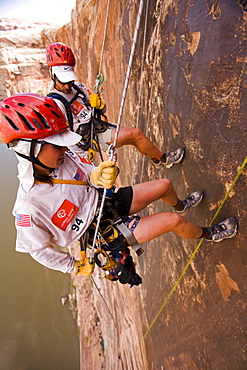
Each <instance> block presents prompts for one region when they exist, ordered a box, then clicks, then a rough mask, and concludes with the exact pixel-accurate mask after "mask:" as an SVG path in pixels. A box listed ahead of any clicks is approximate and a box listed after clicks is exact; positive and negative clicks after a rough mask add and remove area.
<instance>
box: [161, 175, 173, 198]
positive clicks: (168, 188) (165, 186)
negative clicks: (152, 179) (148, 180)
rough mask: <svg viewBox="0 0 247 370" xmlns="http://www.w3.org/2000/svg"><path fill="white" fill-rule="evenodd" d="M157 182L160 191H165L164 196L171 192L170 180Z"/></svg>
mask: <svg viewBox="0 0 247 370" xmlns="http://www.w3.org/2000/svg"><path fill="white" fill-rule="evenodd" d="M157 181H159V182H160V184H161V186H162V189H164V191H165V195H167V194H168V193H169V192H170V191H172V190H173V186H172V182H171V180H170V179H167V178H165V179H159V180H157Z"/></svg>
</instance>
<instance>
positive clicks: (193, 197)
mask: <svg viewBox="0 0 247 370" xmlns="http://www.w3.org/2000/svg"><path fill="white" fill-rule="evenodd" d="M202 198H203V192H202V191H200V190H198V191H194V193H191V194H190V195H188V196H187V198H185V199H184V200H182V202H183V204H184V208H183V209H182V210H181V211H177V210H175V212H176V213H179V214H180V215H181V216H185V215H186V214H187V213H188V211H189V209H190V208H193V207H196V206H198V204H199V203H200V202H201V201H202Z"/></svg>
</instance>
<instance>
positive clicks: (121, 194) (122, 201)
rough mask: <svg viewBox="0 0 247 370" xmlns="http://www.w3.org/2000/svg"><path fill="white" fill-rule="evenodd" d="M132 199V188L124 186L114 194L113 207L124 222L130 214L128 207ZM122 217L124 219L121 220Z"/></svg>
mask: <svg viewBox="0 0 247 370" xmlns="http://www.w3.org/2000/svg"><path fill="white" fill-rule="evenodd" d="M132 199H133V188H132V186H125V187H124V188H120V189H119V190H118V191H117V192H116V193H115V206H116V210H117V213H118V214H119V216H120V217H121V218H122V219H123V221H125V220H124V218H125V217H128V216H129V214H130V207H131V203H132ZM123 217H124V218H123Z"/></svg>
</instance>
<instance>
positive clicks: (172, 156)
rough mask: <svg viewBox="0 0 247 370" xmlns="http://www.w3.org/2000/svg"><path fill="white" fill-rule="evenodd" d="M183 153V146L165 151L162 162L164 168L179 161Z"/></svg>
mask: <svg viewBox="0 0 247 370" xmlns="http://www.w3.org/2000/svg"><path fill="white" fill-rule="evenodd" d="M184 153H185V148H178V149H177V150H174V151H173V152H169V153H166V155H165V157H166V160H165V162H162V161H161V162H162V163H163V164H164V165H165V166H166V168H171V167H172V166H173V165H174V164H175V163H179V162H181V160H182V159H183V156H184Z"/></svg>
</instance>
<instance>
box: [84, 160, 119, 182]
mask: <svg viewBox="0 0 247 370" xmlns="http://www.w3.org/2000/svg"><path fill="white" fill-rule="evenodd" d="M118 174H119V169H118V167H117V166H116V163H115V162H113V161H105V162H102V163H100V165H99V166H98V167H96V168H95V169H94V170H93V171H92V172H91V174H90V179H91V181H92V183H94V184H95V185H101V186H104V187H105V188H106V189H111V188H112V187H113V185H114V183H115V180H116V178H117V176H118Z"/></svg>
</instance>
